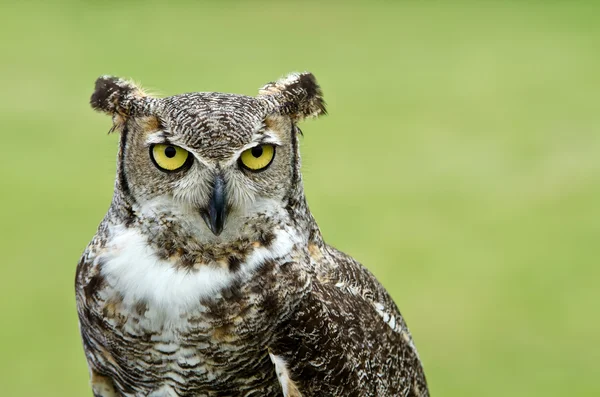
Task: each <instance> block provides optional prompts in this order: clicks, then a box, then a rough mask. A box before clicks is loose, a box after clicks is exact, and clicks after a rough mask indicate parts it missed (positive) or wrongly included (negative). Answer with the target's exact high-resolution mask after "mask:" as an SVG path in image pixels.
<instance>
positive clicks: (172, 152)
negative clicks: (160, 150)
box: [165, 146, 177, 159]
mask: <svg viewBox="0 0 600 397" xmlns="http://www.w3.org/2000/svg"><path fill="white" fill-rule="evenodd" d="M176 154H177V150H175V148H174V147H173V146H167V147H166V148H165V156H167V157H168V158H170V159H172V158H173V157H175V155H176Z"/></svg>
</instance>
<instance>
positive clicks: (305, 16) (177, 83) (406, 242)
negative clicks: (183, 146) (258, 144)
mask: <svg viewBox="0 0 600 397" xmlns="http://www.w3.org/2000/svg"><path fill="white" fill-rule="evenodd" d="M599 19H600V7H598V5H597V3H593V2H589V3H586V2H567V1H564V2H547V3H541V2H538V3H536V2H517V1H507V2H504V3H500V2H478V3H475V2H452V3H450V2H445V3H443V2H398V3H394V2H384V1H375V2H363V3H358V2H350V3H347V2H346V3H341V2H340V3H325V2H302V3H300V2H298V3H291V2H289V3H288V2H252V3H251V2H240V1H225V2H217V1H213V2H177V3H166V2H137V1H131V2H117V1H112V2H102V3H99V2H98V3H96V2H83V1H72V2H68V1H61V2H54V3H52V4H51V3H49V2H41V1H38V2H21V3H18V4H17V3H16V2H14V3H13V4H6V5H4V6H3V7H2V13H1V16H0V22H1V23H0V34H1V36H2V40H0V54H1V55H0V57H1V61H0V83H1V85H0V86H1V87H2V95H0V115H1V116H0V117H1V121H2V123H1V125H2V129H3V131H2V134H3V137H4V138H3V141H4V149H5V150H3V156H0V162H1V163H0V165H1V169H2V180H3V184H2V185H3V189H2V190H3V194H2V205H1V206H0V207H1V209H0V211H1V214H0V215H1V220H2V227H1V229H0V238H1V241H2V252H4V253H5V254H6V256H5V257H3V259H2V262H1V268H0V311H1V313H2V327H0V384H2V393H1V394H2V395H6V396H61V397H65V396H82V395H91V393H90V391H89V388H88V386H87V370H86V365H85V359H84V356H83V353H82V350H81V347H80V341H79V336H78V329H77V318H76V312H75V306H74V294H73V278H74V271H75V264H76V262H77V260H78V258H79V255H80V253H81V251H82V250H83V249H84V247H85V245H86V244H87V242H88V241H89V239H90V238H91V236H92V235H93V234H94V232H95V228H96V226H97V224H98V222H99V221H100V220H101V218H102V216H103V214H104V212H105V211H106V209H107V207H108V204H109V201H110V197H111V194H112V185H113V177H114V168H115V161H114V159H115V156H116V148H117V137H116V136H106V132H107V131H108V129H109V127H110V120H109V119H108V118H107V117H105V116H102V115H99V114H95V113H94V112H93V111H92V110H91V109H90V108H89V106H88V98H89V95H90V94H91V90H92V87H93V82H94V79H95V78H96V77H97V76H98V75H101V74H115V75H119V76H124V77H131V78H134V79H135V80H136V81H140V82H142V83H143V84H144V85H145V86H146V87H148V88H151V89H152V88H153V87H156V88H158V90H155V91H157V92H159V93H161V94H164V95H170V94H176V93H180V92H186V91H227V92H238V93H244V94H250V95H254V94H255V93H256V89H257V88H258V87H260V86H261V85H262V84H263V83H265V82H267V81H271V80H273V79H275V78H277V77H279V76H280V75H282V74H285V73H287V72H289V71H293V70H310V71H312V72H313V73H314V74H315V75H316V76H317V78H318V80H319V81H320V83H321V84H322V86H323V89H324V91H325V97H326V100H327V101H328V104H329V113H330V115H329V116H328V117H326V118H323V119H321V120H318V121H311V122H307V123H305V124H304V125H303V130H304V133H305V139H304V141H303V155H304V157H303V160H304V176H305V184H306V191H307V195H308V199H309V203H310V205H311V208H312V210H313V212H314V214H315V216H316V218H317V220H318V221H319V224H320V226H321V228H322V230H323V232H324V235H325V237H326V239H327V240H328V241H329V242H330V243H331V244H333V245H335V246H337V247H338V248H340V249H342V250H344V251H346V252H348V253H350V254H352V255H354V256H355V257H356V258H357V259H359V260H360V261H362V262H363V263H364V264H366V265H367V266H368V267H369V268H370V269H371V270H372V271H373V272H374V273H375V274H376V275H377V276H378V277H379V279H380V280H381V281H382V282H383V283H384V284H385V285H386V287H387V288H388V289H389V290H390V292H391V293H392V295H393V296H394V298H395V299H396V301H397V302H398V304H399V306H400V308H401V310H402V312H403V313H404V315H405V316H406V318H407V320H408V324H409V326H410V328H411V330H412V333H413V335H414V337H415V339H416V342H417V346H418V348H419V352H420V354H421V358H422V359H423V361H424V364H425V368H426V373H427V376H428V380H429V383H430V388H431V391H432V394H433V395H436V396H438V395H439V396H467V395H485V396H504V395H507V394H510V395H512V396H531V395H544V396H562V395H577V396H583V395H586V396H592V395H600V384H599V383H598V375H600V367H599V366H598V362H600V349H598V347H597V346H596V342H597V338H598V335H599V334H600V319H599V317H598V303H599V302H600V292H599V288H598V280H599V279H600V270H599V268H600V267H599V266H598V256H599V254H600V249H599V247H598V235H599V233H600V206H599V201H600V134H599V132H600V131H599V130H600V127H599V126H600V111H599V100H598V93H599V92H600V74H599V73H598V71H599V70H600V51H599V49H600V24H598V20H599Z"/></svg>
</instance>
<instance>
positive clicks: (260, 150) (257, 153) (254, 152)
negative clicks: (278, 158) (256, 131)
mask: <svg viewBox="0 0 600 397" xmlns="http://www.w3.org/2000/svg"><path fill="white" fill-rule="evenodd" d="M262 154H263V148H262V146H256V147H253V148H252V155H253V156H254V157H256V158H259V157H260V156H262Z"/></svg>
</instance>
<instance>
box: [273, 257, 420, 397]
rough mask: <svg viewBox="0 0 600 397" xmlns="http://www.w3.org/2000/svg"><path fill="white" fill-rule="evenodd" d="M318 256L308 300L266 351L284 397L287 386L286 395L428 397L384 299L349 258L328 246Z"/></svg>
mask: <svg viewBox="0 0 600 397" xmlns="http://www.w3.org/2000/svg"><path fill="white" fill-rule="evenodd" d="M321 252H322V253H323V255H322V257H320V258H319V260H318V261H317V266H316V270H317V274H316V277H315V278H314V280H313V283H312V288H311V293H310V294H309V295H308V296H307V297H305V298H304V299H303V300H302V302H301V303H300V305H299V306H298V308H297V310H296V311H295V312H294V314H293V315H292V316H291V317H290V318H288V319H287V320H286V321H285V322H284V323H283V324H281V326H280V327H278V329H279V332H278V334H277V337H276V340H275V341H274V343H273V344H272V345H271V346H270V352H271V358H272V359H273V361H274V363H275V367H276V370H277V373H278V376H279V377H280V382H281V383H282V385H284V382H287V386H284V394H285V393H286V390H285V388H286V387H287V388H288V390H290V392H288V393H287V394H285V395H286V396H300V395H301V396H303V397H311V396H415V397H416V396H428V390H427V384H426V380H425V375H424V373H423V369H422V366H421V362H420V360H419V356H418V354H417V351H416V349H415V346H414V344H413V341H412V337H411V336H410V333H409V331H408V328H407V327H406V324H405V322H404V319H403V318H402V316H401V314H400V312H399V311H398V308H397V307H396V305H395V303H394V302H393V300H392V299H391V297H390V296H389V294H388V293H387V292H386V290H385V289H384V288H383V286H381V284H379V282H378V281H377V280H376V279H375V277H374V276H373V275H372V274H371V273H370V272H369V271H368V270H367V269H366V268H364V267H363V266H362V265H361V264H359V263H358V262H356V261H355V260H354V259H352V258H351V257H349V256H347V255H346V254H344V253H342V252H340V251H338V250H336V249H334V248H332V247H327V246H325V247H324V248H323V249H322V250H321ZM282 379H283V381H282ZM294 388H295V389H294ZM293 390H297V391H298V392H299V393H301V394H294V393H292V392H291V391H293Z"/></svg>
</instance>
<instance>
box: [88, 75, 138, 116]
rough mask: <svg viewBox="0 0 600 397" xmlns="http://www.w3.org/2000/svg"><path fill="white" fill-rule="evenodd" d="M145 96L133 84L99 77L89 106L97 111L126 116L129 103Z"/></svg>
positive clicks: (112, 77)
mask: <svg viewBox="0 0 600 397" xmlns="http://www.w3.org/2000/svg"><path fill="white" fill-rule="evenodd" d="M143 96H145V94H144V92H143V91H142V90H141V89H140V88H139V87H138V86H136V85H135V84H134V83H132V82H129V81H127V80H123V79H120V78H118V77H114V76H101V77H99V78H98V79H97V80H96V87H95V89H94V93H93V94H92V97H91V98H90V105H92V108H94V109H95V110H97V111H100V112H104V113H108V114H111V115H114V114H115V113H119V114H122V115H127V114H128V112H129V108H130V105H131V101H132V100H134V99H136V98H141V97H143Z"/></svg>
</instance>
